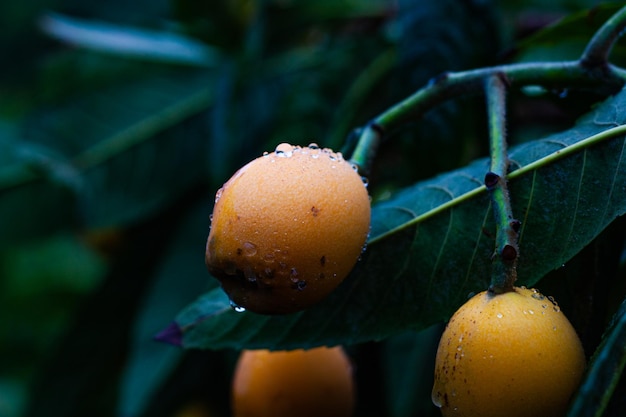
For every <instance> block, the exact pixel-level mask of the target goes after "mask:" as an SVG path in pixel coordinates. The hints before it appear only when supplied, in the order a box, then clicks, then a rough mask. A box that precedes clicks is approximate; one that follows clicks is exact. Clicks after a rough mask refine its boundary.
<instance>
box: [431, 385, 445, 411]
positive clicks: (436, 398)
mask: <svg viewBox="0 0 626 417" xmlns="http://www.w3.org/2000/svg"><path fill="white" fill-rule="evenodd" d="M441 397H442V395H441V392H439V391H437V390H435V389H433V392H432V394H431V399H432V401H433V404H434V405H435V407H438V408H441V406H442V402H441Z"/></svg>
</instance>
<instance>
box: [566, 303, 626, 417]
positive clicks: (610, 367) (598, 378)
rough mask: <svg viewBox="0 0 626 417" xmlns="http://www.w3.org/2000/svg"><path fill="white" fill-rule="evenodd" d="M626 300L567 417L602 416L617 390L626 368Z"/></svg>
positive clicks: (607, 333)
mask: <svg viewBox="0 0 626 417" xmlns="http://www.w3.org/2000/svg"><path fill="white" fill-rule="evenodd" d="M624 346H626V300H625V301H624V302H622V305H621V306H620V308H619V309H618V311H617V313H616V314H615V316H614V317H613V322H612V323H611V325H610V326H609V328H608V329H607V331H606V333H605V335H604V338H603V340H602V343H601V344H600V346H599V347H598V349H597V350H596V352H595V354H594V356H593V358H592V359H591V362H590V364H589V366H588V369H587V374H586V376H585V379H584V380H583V382H582V384H581V385H580V388H579V390H578V393H577V395H576V396H575V397H574V398H575V399H574V401H573V402H572V405H571V407H570V410H569V413H568V414H567V416H568V417H583V416H584V417H600V416H601V415H602V414H603V412H604V411H605V409H606V406H607V404H608V402H609V400H610V399H611V396H612V395H613V392H614V391H615V387H616V385H617V383H618V382H619V380H620V378H621V376H622V372H623V371H624V365H626V351H625V350H624Z"/></svg>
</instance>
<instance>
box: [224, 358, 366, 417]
mask: <svg viewBox="0 0 626 417" xmlns="http://www.w3.org/2000/svg"><path fill="white" fill-rule="evenodd" d="M354 391H355V388H354V380H353V376H352V366H351V363H350V360H349V358H348V357H347V355H346V354H345V352H344V350H343V348H341V347H340V346H336V347H332V348H327V347H319V348H314V349H310V350H291V351H268V350H244V351H242V353H241V355H240V357H239V360H238V362H237V367H236V369H235V374H234V377H233V388H232V407H233V417H295V416H297V417H322V416H323V417H349V416H351V415H352V411H353V409H354V400H355V392H354Z"/></svg>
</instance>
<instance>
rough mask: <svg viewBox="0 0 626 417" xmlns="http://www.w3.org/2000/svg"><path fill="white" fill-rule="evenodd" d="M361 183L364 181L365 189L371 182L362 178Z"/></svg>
mask: <svg viewBox="0 0 626 417" xmlns="http://www.w3.org/2000/svg"><path fill="white" fill-rule="evenodd" d="M361 181H363V185H364V186H365V188H367V186H368V185H370V180H368V179H367V177H361Z"/></svg>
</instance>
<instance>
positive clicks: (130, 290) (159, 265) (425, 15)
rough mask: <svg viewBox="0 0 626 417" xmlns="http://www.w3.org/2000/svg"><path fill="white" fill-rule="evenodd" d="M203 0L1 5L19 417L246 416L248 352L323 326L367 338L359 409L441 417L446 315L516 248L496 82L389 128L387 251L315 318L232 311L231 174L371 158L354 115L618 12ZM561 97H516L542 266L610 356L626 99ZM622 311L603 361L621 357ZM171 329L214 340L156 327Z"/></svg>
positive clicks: (548, 46) (569, 53)
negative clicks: (362, 155) (495, 169)
mask: <svg viewBox="0 0 626 417" xmlns="http://www.w3.org/2000/svg"><path fill="white" fill-rule="evenodd" d="M199 4H200V3H197V2H193V1H186V0H173V1H171V2H169V3H168V2H163V1H159V2H155V1H142V2H132V3H128V2H122V1H121V0H117V1H113V2H111V1H109V2H106V3H104V2H89V3H80V2H74V1H69V0H54V1H53V0H48V1H44V0H39V1H37V2H27V3H24V2H22V3H19V2H18V3H16V2H5V3H3V4H2V5H0V16H2V17H1V18H0V19H2V20H3V22H2V23H3V25H2V27H3V28H4V30H3V31H1V32H0V51H1V52H2V54H3V56H5V61H6V62H8V63H9V64H7V65H4V66H3V67H2V68H0V73H1V74H2V77H1V78H0V93H1V94H0V97H1V98H0V303H1V305H2V306H3V307H2V309H0V324H1V326H0V351H1V352H2V355H0V358H1V359H0V415H3V416H5V415H6V416H8V417H14V416H18V415H24V416H40V415H46V416H52V417H55V416H56V417H65V416H68V417H69V416H82V415H92V416H109V415H120V416H173V415H176V413H177V411H178V410H181V409H188V408H187V407H188V406H189V405H190V404H193V405H195V404H200V407H199V408H201V409H203V410H204V412H207V411H206V410H211V412H212V413H213V415H224V416H225V415H228V413H229V405H228V401H227V398H228V381H229V379H230V376H231V372H232V364H233V360H234V357H235V356H234V355H235V353H236V352H235V350H237V349H240V348H243V347H261V346H264V347H267V346H270V347H295V346H313V345H318V344H322V343H328V344H338V343H341V344H346V345H349V346H348V350H349V353H350V354H351V357H352V358H353V360H354V361H355V363H356V364H357V372H356V377H357V384H358V387H359V392H360V393H362V394H361V395H360V396H359V399H360V400H359V404H358V409H357V415H359V416H367V415H390V416H397V417H403V416H411V415H437V414H438V411H437V410H436V409H435V408H434V407H433V406H432V404H431V403H430V391H429V390H430V387H431V382H430V381H431V380H432V364H433V360H434V349H435V346H436V341H437V339H438V337H439V335H440V326H441V323H442V322H443V321H444V320H445V319H446V318H447V317H449V316H450V314H451V313H452V312H453V311H454V310H455V309H456V307H458V305H459V304H460V303H461V302H462V301H463V300H464V299H466V297H467V295H468V294H469V293H471V292H476V291H479V290H481V289H484V287H485V286H486V285H488V282H489V269H490V267H491V258H490V257H491V254H492V252H493V249H494V237H493V236H494V233H495V232H494V227H495V226H494V223H493V220H492V218H491V217H492V213H491V207H490V206H489V199H488V197H487V193H486V192H485V190H484V188H481V186H482V179H483V177H484V173H485V171H486V169H487V167H488V163H487V160H486V159H485V157H486V156H487V154H488V151H487V149H488V148H487V145H488V143H487V134H486V117H485V110H484V109H485V105H484V100H483V99H482V98H481V97H464V98H462V99H459V100H455V101H450V102H446V103H444V104H442V105H441V106H438V107H437V108H435V109H433V110H432V111H430V112H428V113H427V114H425V115H424V116H423V117H421V118H420V119H419V120H414V121H411V123H407V124H406V125H405V126H403V128H402V129H400V130H398V131H396V132H394V134H393V135H392V136H391V137H390V138H389V140H388V141H387V142H385V143H383V146H382V147H381V149H380V151H379V153H378V156H377V158H376V161H375V163H374V166H373V170H372V172H371V173H370V175H369V182H370V191H371V194H372V197H373V204H374V219H373V223H372V232H371V238H370V242H369V245H368V250H367V251H366V253H365V254H364V256H363V259H362V260H361V262H360V263H359V265H358V266H357V269H356V270H355V271H354V273H353V274H352V275H351V276H350V277H349V279H348V280H347V281H346V282H345V283H344V285H342V287H340V289H339V290H338V291H337V292H335V293H333V294H332V295H331V297H330V298H329V299H328V300H326V301H325V302H323V303H322V304H320V305H319V306H316V307H314V308H313V309H311V310H308V311H306V312H303V313H298V314H295V315H289V316H282V317H262V316H257V315H254V314H252V313H247V312H246V313H237V312H235V311H233V310H232V309H231V308H230V307H229V303H228V300H227V298H225V296H224V295H223V292H221V290H220V289H219V288H217V281H216V280H214V279H212V278H211V277H210V276H209V275H208V273H207V272H206V269H205V267H204V263H203V252H204V245H205V240H206V236H207V234H208V230H209V223H210V222H209V215H210V212H211V204H212V200H213V196H214V193H215V190H217V188H219V186H220V185H221V184H222V183H223V182H224V181H225V180H226V179H227V178H228V177H229V176H230V175H231V174H232V173H233V172H234V171H235V170H236V169H237V167H239V166H241V165H242V164H243V163H245V162H247V161H248V160H250V159H252V158H253V157H256V156H258V155H260V154H261V153H262V152H263V151H265V150H271V149H273V148H274V147H275V146H276V145H277V144H278V143H280V142H283V141H290V142H296V143H300V144H302V145H306V144H308V143H309V142H317V143H318V144H320V145H321V146H328V147H332V148H335V149H340V148H342V147H344V145H346V146H345V148H344V149H345V150H346V152H347V150H348V149H349V148H350V144H351V138H354V136H355V135H354V134H353V133H351V132H353V129H355V128H357V127H358V126H363V125H365V124H366V123H367V121H368V120H370V119H372V118H373V117H374V116H376V115H377V114H379V113H380V112H382V111H384V110H385V109H387V108H389V107H390V106H392V105H393V104H395V103H397V102H398V101H400V100H402V99H404V98H405V97H406V96H408V95H409V94H411V93H413V92H414V91H415V90H417V89H418V88H420V87H422V86H423V85H426V84H427V83H428V81H429V80H431V79H432V78H433V77H436V76H437V75H438V74H440V73H442V72H444V71H460V70H466V69H472V68H478V67H484V66H488V65H493V64H497V63H503V62H529V61H536V60H540V61H544V60H553V59H561V58H562V59H575V58H576V57H577V56H579V55H580V53H581V52H582V50H583V48H584V45H585V44H586V42H587V41H588V39H589V37H590V36H591V35H592V34H593V33H594V31H595V30H596V29H597V28H598V27H599V26H600V25H601V24H602V23H603V22H604V21H605V20H606V18H608V17H609V16H610V15H611V14H612V13H613V12H614V11H615V10H617V6H616V5H610V4H609V5H606V6H601V7H595V8H593V9H592V8H591V7H592V6H595V2H585V1H582V0H579V1H571V0H570V1H565V0H564V1H561V2H541V1H534V2H532V3H531V2H513V1H511V2H504V3H503V4H497V3H496V2H494V3H493V4H491V3H488V2H479V1H460V0H442V1H438V2H420V1H412V0H401V1H398V2H392V1H387V0H376V1H359V2H354V1H343V0H342V1H334V0H321V1H302V2H289V1H278V0H267V1H253V0H228V1H223V2H204V3H202V5H199ZM566 15H567V16H568V17H567V18H566V19H564V20H562V21H559V22H558V23H556V24H552V25H550V26H548V27H546V28H545V29H544V30H542V31H536V30H537V29H538V28H539V27H544V26H545V25H546V23H548V22H555V21H556V18H558V17H563V16H566ZM529 32H533V35H532V36H530V37H527V36H526V35H527V34H528V33H529ZM625 51H626V48H625V47H624V45H623V44H622V45H619V44H618V45H617V46H616V48H615V50H614V51H613V53H612V55H611V61H612V62H613V63H615V64H618V65H622V64H623V63H624V62H625V61H626V52H625ZM537 91H538V90H536V89H534V90H532V89H522V90H515V91H512V92H511V94H510V99H509V103H510V104H509V109H508V110H509V112H508V113H509V115H510V116H509V120H508V122H509V128H510V130H511V138H512V141H513V144H512V149H511V152H512V159H513V160H514V162H515V166H514V168H515V171H513V173H512V174H511V183H510V187H511V196H512V198H513V210H514V211H515V213H516V215H517V216H518V217H520V218H521V219H522V225H523V229H522V235H521V241H520V253H521V256H522V258H521V259H520V263H519V275H520V281H521V283H523V284H526V285H537V286H539V287H540V288H542V292H544V293H551V294H553V295H554V296H555V297H556V298H557V299H558V300H559V302H560V304H561V306H562V307H563V310H564V311H565V312H566V313H567V314H568V316H569V317H570V318H571V319H572V322H573V323H574V324H575V326H576V327H577V330H578V331H579V333H580V334H581V336H582V338H583V342H584V344H585V347H586V350H587V353H588V354H589V355H591V354H592V353H593V352H594V351H595V349H596V347H597V346H599V345H600V342H601V336H602V331H603V329H605V328H607V326H608V324H609V321H610V318H611V317H612V315H613V314H614V313H615V312H617V311H618V307H619V305H620V304H621V301H622V298H623V297H624V294H625V290H626V288H625V287H624V284H623V282H622V281H623V280H620V279H619V277H622V276H624V259H625V257H624V236H625V234H624V227H625V223H624V220H623V218H620V217H619V216H621V215H622V214H624V212H626V195H625V194H626V188H625V187H624V184H626V178H624V177H625V172H626V170H624V166H626V161H625V158H626V153H624V152H623V149H624V148H623V147H624V143H625V142H624V139H623V138H624V136H623V135H624V132H623V129H622V130H620V128H619V126H621V125H623V124H625V120H623V118H624V116H623V114H624V112H623V111H622V109H623V107H624V105H625V102H626V101H625V100H626V96H625V95H624V94H625V93H624V92H621V93H618V94H616V95H614V96H612V97H606V96H604V95H602V94H599V93H598V92H597V91H592V92H589V91H584V92H580V91H575V90H566V91H564V90H560V91H545V90H541V91H539V93H538V94H536V93H537ZM613 128H614V129H613ZM611 129H613V130H611ZM594 135H595V136H594ZM572 144H580V145H579V146H580V148H579V150H578V151H577V152H570V151H568V149H571V148H568V147H567V146H569V145H572ZM542 157H547V159H544V160H541V161H542V162H540V163H539V164H537V161H539V160H540V158H542ZM622 310H623V308H622ZM622 310H619V311H620V312H621V313H620V314H621V315H619V316H618V317H617V318H616V319H615V323H616V324H614V325H613V327H611V328H612V329H616V330H614V332H613V333H607V335H608V336H607V338H606V339H605V341H604V342H603V344H602V346H605V347H604V348H602V349H606V350H600V351H599V352H600V353H598V354H596V355H598V357H601V358H602V359H603V360H604V361H605V362H606V363H608V364H609V365H610V366H614V367H618V368H619V366H620V363H621V364H622V366H623V363H622V362H620V361H622V360H623V358H622V357H621V356H619V355H620V354H619V352H617V353H615V352H616V350H615V340H621V339H620V338H622V336H621V333H620V332H621V328H622V327H623V326H622V325H621V323H622V322H623V318H622V316H623V311H622ZM173 321H175V322H174V324H171V325H170V323H172V322H173ZM168 325H170V327H168ZM164 329H166V330H168V331H166V332H165V333H162V334H161V338H166V339H169V340H170V341H172V340H173V341H177V342H180V343H182V344H183V345H184V346H186V347H191V348H193V347H200V348H203V349H202V350H196V349H188V350H184V349H180V348H179V347H175V346H170V345H168V344H165V343H158V342H155V341H154V340H153V337H154V336H155V335H156V334H157V333H159V332H162V331H163V330H164ZM602 352H605V353H602ZM609 365H607V366H609ZM407 370H409V371H407ZM410 370H412V371H410ZM605 371H606V369H605ZM593 375H595V376H594V378H602V376H598V375H603V372H602V371H597V372H595V373H594V374H593ZM611 383H612V384H616V386H617V389H618V392H622V393H623V383H621V384H620V383H618V382H616V381H612V382H611ZM587 386H594V384H591V383H590V384H587ZM591 393H592V394H594V393H595V394H597V393H598V391H595V392H594V391H593V390H592V391H591ZM622 396H623V395H622ZM580 398H581V404H583V405H581V406H580V407H584V404H585V403H584V397H583V396H582V394H581V397H580ZM619 398H620V395H615V396H614V398H613V400H611V402H609V405H608V410H607V412H606V415H619V410H620V405H621V404H620V401H621V400H620V399H619ZM61 399H62V400H61ZM605 399H607V400H608V398H605ZM192 408H194V409H196V408H197V407H195V406H194V407H192ZM587 408H589V407H588V406H587Z"/></svg>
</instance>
